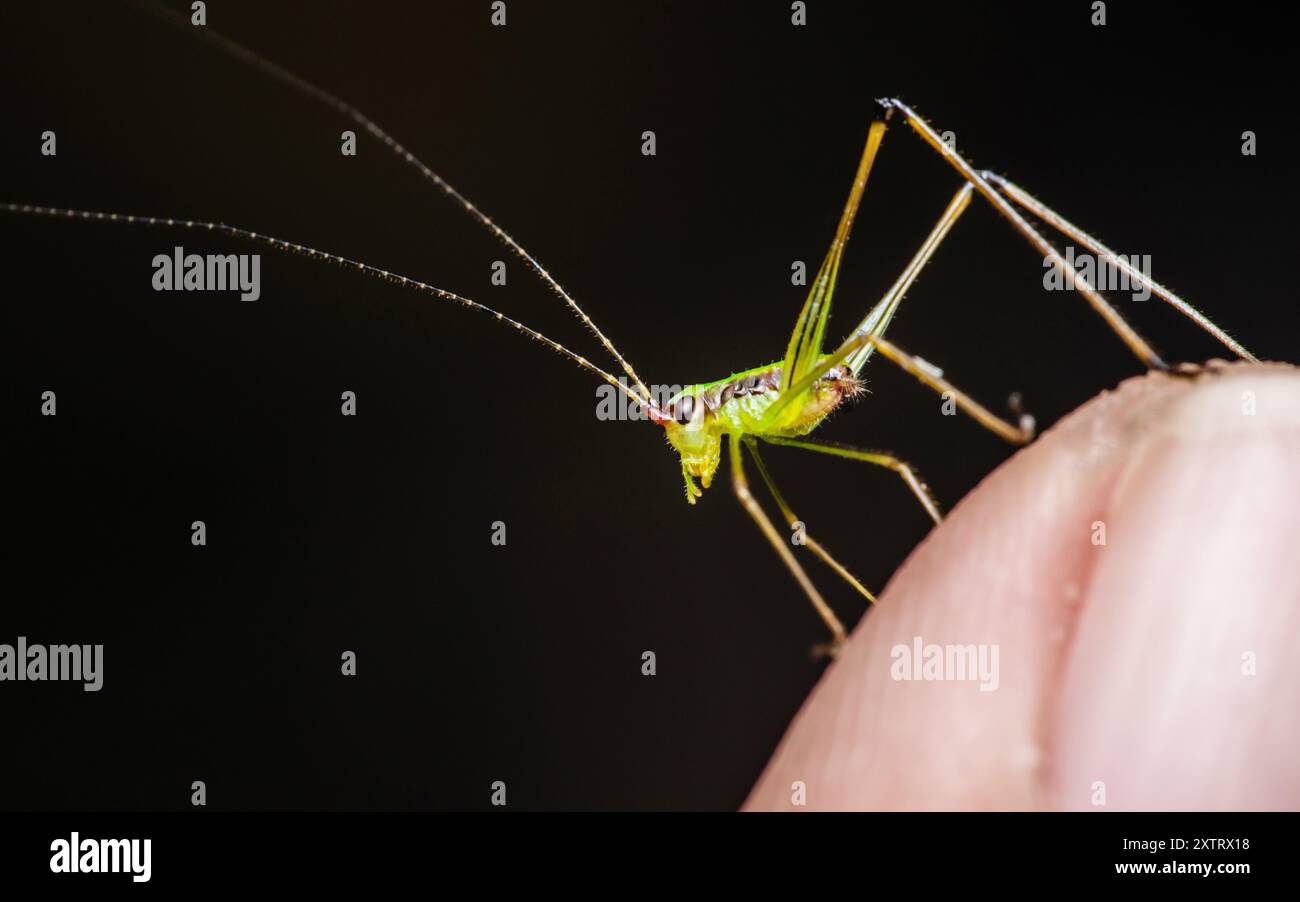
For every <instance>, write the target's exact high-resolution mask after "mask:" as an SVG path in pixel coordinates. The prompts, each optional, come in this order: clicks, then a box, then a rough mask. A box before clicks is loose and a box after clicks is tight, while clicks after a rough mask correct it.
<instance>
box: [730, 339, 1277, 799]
mask: <svg viewBox="0 0 1300 902" xmlns="http://www.w3.org/2000/svg"><path fill="white" fill-rule="evenodd" d="M1246 391H1251V392H1254V393H1255V402H1254V403H1255V405H1256V413H1255V415H1253V416H1246V415H1243V413H1242V405H1243V398H1242V393H1243V392H1246ZM1298 455H1300V373H1298V372H1297V371H1296V370H1295V369H1294V368H1291V367H1286V366H1282V365H1245V364H1241V365H1231V366H1224V367H1220V368H1215V369H1212V370H1209V371H1207V372H1206V373H1204V374H1202V375H1201V376H1198V377H1196V378H1195V379H1182V378H1174V377H1170V376H1163V375H1149V376H1142V377H1137V378H1135V379H1131V380H1129V381H1127V382H1125V383H1124V384H1123V385H1122V386H1120V387H1119V388H1118V389H1117V390H1115V391H1113V392H1107V393H1104V394H1103V395H1101V396H1100V397H1098V398H1096V399H1094V400H1093V401H1091V402H1089V403H1088V404H1086V405H1084V407H1083V408H1081V409H1080V410H1079V411H1076V412H1075V413H1074V414H1071V415H1070V416H1069V417H1067V418H1066V419H1065V420H1063V421H1062V422H1061V423H1059V424H1058V425H1057V426H1055V427H1054V428H1053V429H1052V430H1050V431H1049V432H1048V433H1046V434H1045V435H1044V436H1043V437H1042V438H1041V439H1040V440H1039V441H1038V442H1036V443H1035V444H1034V445H1032V446H1030V447H1029V448H1027V449H1025V450H1023V451H1022V452H1020V453H1019V454H1018V455H1016V456H1015V457H1014V458H1013V459H1012V461H1010V462H1008V463H1007V464H1005V465H1004V466H1003V467H1000V468H999V469H998V470H997V471H995V472H994V473H993V474H991V475H990V476H989V477H988V478H987V479H986V480H985V481H984V482H983V483H982V484H981V485H980V486H979V487H978V488H977V489H976V490H975V491H974V492H972V493H971V495H970V496H968V498H967V499H965V500H964V501H963V502H962V503H961V504H959V505H958V506H957V508H956V509H955V510H954V511H953V512H952V514H951V515H950V516H949V518H948V519H947V520H946V521H945V522H944V524H943V525H942V526H941V527H939V528H938V529H936V530H934V531H933V532H932V533H931V535H930V536H929V537H927V539H926V540H925V541H924V542H922V544H921V545H920V546H919V547H918V548H917V549H916V551H915V552H913V554H912V555H911V556H910V557H909V559H908V560H907V561H906V562H905V563H904V565H903V566H902V567H901V568H900V569H899V571H898V573H897V574H896V575H895V577H894V578H893V579H892V580H891V581H890V584H889V586H888V587H887V588H886V590H885V592H884V593H883V594H882V596H881V604H880V605H879V607H878V609H877V610H875V611H874V612H873V613H872V614H871V616H869V617H867V618H864V620H863V622H862V623H861V624H860V626H859V628H858V629H857V630H855V632H854V634H853V636H852V637H851V639H850V642H849V644H848V646H847V647H846V648H845V650H844V652H843V654H842V655H841V658H840V660H839V662H838V663H837V664H835V665H834V666H833V667H832V668H831V669H829V670H828V672H827V674H826V675H825V677H824V678H823V680H822V682H821V684H820V685H819V686H818V687H817V689H816V690H815V691H814V693H813V695H812V696H811V697H810V699H809V700H808V702H806V703H805V705H804V707H803V709H802V710H801V711H800V712H799V714H798V715H797V716H796V718H795V721H794V723H793V724H792V726H791V728H790V730H789V731H788V733H787V735H786V737H785V738H784V739H783V741H782V743H781V745H780V747H779V748H778V750H777V752H776V754H775V755H774V757H773V759H772V761H771V762H770V764H769V766H768V768H767V771H766V772H765V773H764V775H763V777H762V778H761V779H760V780H759V782H758V784H757V786H756V787H755V789H754V791H753V793H752V794H751V797H750V799H749V801H748V802H747V805H746V807H749V808H762V809H775V810H790V809H791V807H792V806H791V803H790V784H791V782H792V781H795V780H803V781H805V782H806V783H807V785H808V792H807V795H808V808H850V809H879V808H885V809H891V808H904V809H912V808H922V809H934V808H938V809H967V808H994V809H1026V808H1088V809H1092V808H1094V807H1095V806H1093V804H1092V792H1093V789H1092V786H1093V782H1094V780H1101V781H1103V782H1105V783H1106V788H1107V806H1108V807H1111V808H1118V807H1178V806H1180V805H1181V806H1185V807H1207V806H1209V807H1231V806H1232V805H1234V804H1235V805H1238V806H1246V807H1272V806H1275V805H1277V804H1279V802H1278V800H1279V799H1282V800H1286V801H1282V802H1281V803H1280V804H1283V805H1286V804H1290V806H1291V807H1295V806H1297V805H1300V777H1297V776H1296V768H1295V765H1294V764H1291V763H1289V759H1286V758H1284V757H1283V755H1284V752H1283V751H1282V750H1285V749H1293V748H1294V743H1295V740H1296V738H1297V736H1300V723H1298V722H1297V721H1300V713H1297V711H1298V710H1300V705H1297V704H1295V703H1294V692H1295V691H1296V690H1297V688H1300V680H1297V679H1296V669H1295V668H1296V666H1297V665H1296V664H1293V663H1291V662H1290V658H1289V657H1288V658H1286V659H1284V660H1283V659H1282V656H1283V649H1284V648H1285V646H1284V645H1281V644H1279V643H1282V642H1284V641H1285V639H1284V637H1285V636H1286V635H1291V636H1294V635H1295V634H1296V633H1297V631H1300V617H1298V616H1297V615H1296V613H1295V611H1296V610H1297V608H1300V605H1296V604H1295V603H1294V602H1295V601H1300V568H1294V567H1293V568H1292V569H1294V570H1295V571H1296V574H1293V575H1289V576H1288V575H1285V574H1277V573H1274V572H1273V570H1274V569H1275V568H1271V569H1266V568H1267V563H1268V562H1270V561H1285V560H1286V555H1287V553H1288V551H1289V550H1290V549H1292V548H1294V546H1295V544H1296V542H1295V536H1296V535H1297V534H1300V481H1298V480H1297V479H1296V478H1294V477H1292V478H1290V479H1286V478H1285V477H1286V476H1289V475H1290V474H1291V471H1290V467H1292V466H1294V461H1295V460H1296V459H1297V456H1298ZM1257 473H1262V474H1265V475H1266V476H1268V477H1269V479H1268V480H1262V479H1252V477H1253V476H1254V475H1255V474H1257ZM1279 475H1281V477H1282V478H1281V479H1278V478H1274V477H1276V476H1279ZM1259 483H1263V484H1262V485H1260V484H1259ZM1252 485H1254V488H1253V489H1251V488H1250V486H1252ZM1291 499H1294V503H1292V502H1291ZM1270 501H1271V502H1272V507H1270ZM1189 508H1191V510H1190V511H1189V510H1188V509H1189ZM1288 512H1289V513H1288ZM1098 520H1100V521H1104V522H1105V523H1106V530H1107V536H1106V539H1107V544H1106V545H1105V546H1104V547H1097V546H1094V545H1093V544H1092V542H1091V536H1092V531H1093V526H1092V524H1093V523H1094V522H1095V521H1098ZM1202 546H1204V547H1202ZM1219 549H1223V550H1222V551H1220V550H1219ZM1258 561H1264V562H1265V563H1264V564H1262V565H1261V564H1259V563H1258ZM1215 568H1217V570H1216V569H1215ZM1252 568H1253V569H1252ZM1216 572H1220V573H1222V574H1223V576H1222V578H1223V579H1225V580H1227V581H1228V583H1229V585H1230V586H1231V587H1232V588H1233V589H1234V590H1235V595H1236V598H1237V600H1236V601H1235V602H1230V601H1229V596H1232V595H1233V594H1234V592H1233V591H1228V590H1226V589H1225V590H1222V591H1220V590H1215V591H1216V593H1217V594H1212V595H1211V596H1210V597H1209V601H1208V602H1207V601H1205V600H1204V599H1203V598H1201V596H1200V595H1198V594H1197V593H1198V592H1201V593H1202V594H1204V591H1208V590H1209V589H1208V588H1207V587H1212V584H1214V579H1213V574H1214V573H1216ZM1207 574H1208V575H1207ZM1243 602H1246V603H1243ZM1279 605H1281V607H1279ZM1262 608H1267V609H1268V613H1270V615H1271V617H1272V619H1271V620H1266V619H1265V617H1264V616H1263V614H1262V613H1261V609H1262ZM1279 618H1281V619H1284V620H1288V621H1289V623H1290V627H1289V628H1287V629H1282V630H1279V629H1278V628H1277V625H1276V624H1275V623H1273V622H1272V621H1273V620H1276V619H1279ZM915 636H920V637H922V639H923V641H924V642H925V643H927V644H929V643H937V644H948V643H952V644H963V645H965V644H980V643H988V644H997V645H998V646H999V648H1000V659H999V663H1000V686H999V688H998V689H997V690H996V691H994V692H987V693H983V692H980V691H979V690H978V688H977V686H976V684H975V683H972V682H960V681H941V682H933V681H932V682H924V681H896V680H893V679H892V678H891V677H890V673H889V666H890V664H891V663H892V659H891V658H890V656H889V651H890V648H891V647H892V646H894V645H896V644H903V645H908V646H910V644H911V642H912V639H913V637H915ZM1184 649H1187V650H1188V651H1187V652H1186V653H1184ZM1255 650H1257V652H1258V654H1259V657H1260V662H1259V672H1258V675H1257V676H1254V677H1243V676H1241V675H1240V658H1241V654H1242V653H1243V651H1255ZM1261 692H1273V693H1278V695H1277V696H1276V697H1277V698H1278V699H1279V700H1280V702H1274V703H1271V704H1270V705H1269V706H1267V707H1268V710H1269V712H1271V715H1270V716H1271V718H1272V719H1270V717H1269V716H1265V717H1262V718H1261V716H1260V714H1259V713H1258V711H1255V712H1254V713H1252V711H1251V710H1250V708H1249V702H1250V699H1251V697H1252V693H1253V694H1254V695H1255V696H1257V695H1258V694H1259V693H1261ZM1288 692H1290V693H1291V694H1290V695H1288V694H1287V693H1288ZM1188 693H1192V695H1191V696H1190V699H1191V700H1193V702H1194V703H1192V704H1189V695H1188ZM1202 702H1204V703H1205V705H1208V706H1209V707H1208V708H1206V710H1204V711H1202V710H1201V708H1202V706H1201V704H1200V703H1202ZM1288 706H1289V707H1288ZM1256 707H1258V703H1257V704H1256ZM1220 708H1222V710H1220ZM1279 709H1285V710H1286V711H1287V714H1285V715H1282V716H1279V715H1278V713H1277V712H1278V710H1279ZM1206 715H1213V716H1214V717H1215V718H1217V720H1216V721H1215V722H1213V723H1210V722H1201V721H1200V718H1202V717H1204V716H1206ZM1243 745H1248V746H1250V750H1249V751H1248V752H1243V751H1242V749H1241V747H1242V746H1243ZM1225 756H1226V758H1225ZM1243 756H1245V757H1244V758H1243ZM1251 756H1254V758H1255V759H1258V761H1257V763H1262V764H1263V765H1264V766H1265V767H1268V768H1273V769H1275V770H1277V769H1280V771H1281V775H1280V776H1279V777H1278V778H1277V779H1276V780H1275V781H1274V782H1275V783H1276V785H1277V787H1278V788H1279V789H1278V792H1271V791H1270V787H1269V786H1265V785H1261V780H1260V779H1255V780H1254V782H1253V783H1252V780H1251V775H1250V769H1251V765H1250V763H1249V759H1250V757H1251ZM1292 757H1293V756H1292ZM1233 759H1240V760H1237V761H1236V765H1235V766H1236V767H1237V769H1236V770H1232V769H1227V770H1225V768H1224V766H1223V762H1224V761H1225V760H1228V761H1231V760H1233Z"/></svg>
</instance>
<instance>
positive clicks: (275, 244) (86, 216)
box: [0, 202, 651, 406]
mask: <svg viewBox="0 0 1300 902" xmlns="http://www.w3.org/2000/svg"><path fill="white" fill-rule="evenodd" d="M0 210H3V211H5V212H7V213H19V214H26V215H30V216H44V217H48V218H50V219H72V220H82V221H86V222H113V223H121V224H127V225H143V226H164V227H168V228H176V229H189V230H192V231H196V232H199V231H203V232H221V233H223V234H226V235H230V236H232V237H235V238H241V239H244V240H246V241H255V242H259V243H261V244H265V245H267V246H268V247H272V248H274V249H275V250H278V251H283V252H285V253H290V254H299V255H301V256H304V257H310V258H311V259H314V260H324V261H325V262H327V263H333V264H335V265H337V266H341V267H343V268H344V269H350V270H352V271H354V272H359V273H361V274H362V275H366V276H369V277H371V278H372V279H379V280H381V281H384V282H391V283H393V284H394V285H401V286H403V287H404V288H410V289H413V290H415V291H419V292H421V293H423V294H429V295H433V296H434V297H436V298H441V299H442V300H445V301H453V302H455V303H457V304H460V305H461V306H462V307H468V308H470V309H471V310H477V311H479V312H481V313H486V314H488V315H489V316H491V317H493V318H495V319H496V320H497V322H501V323H505V324H506V325H507V326H510V327H511V328H513V329H515V330H516V331H518V332H522V333H523V334H524V335H527V336H528V337H529V338H532V339H535V340H536V341H540V342H541V343H542V344H544V345H546V346H547V347H549V348H550V349H551V350H552V351H555V352H556V353H557V354H560V355H562V356H564V357H567V358H569V360H571V361H573V362H574V363H576V364H577V365H578V366H580V367H582V368H583V369H584V370H587V371H588V372H590V373H594V374H596V375H597V376H599V377H600V378H601V379H604V380H605V381H606V382H608V383H609V384H610V385H612V386H614V387H615V388H617V389H618V390H619V391H621V392H622V393H623V394H625V395H627V397H628V398H629V399H630V400H631V401H633V402H634V403H636V404H638V405H647V406H651V401H650V399H649V396H646V397H645V398H642V397H640V396H638V395H637V393H636V392H634V391H632V390H631V389H629V388H628V386H627V385H626V384H625V383H624V382H622V381H621V380H619V379H616V378H615V377H614V376H612V375H611V374H609V373H607V372H605V371H604V370H602V369H601V368H600V367H598V366H596V365H595V364H594V363H592V362H591V361H590V360H588V359H587V358H585V357H583V356H582V355H580V354H575V353H574V352H573V351H570V350H569V349H568V348H566V347H565V346H564V345H562V344H560V343H559V342H558V341H554V340H552V339H550V338H548V337H546V336H545V335H543V334H542V333H541V332H538V331H537V330H536V329H532V328H529V327H528V326H525V325H524V324H523V323H521V322H519V321H518V320H515V319H511V318H510V317H508V316H506V315H505V314H504V313H501V312H499V311H497V310H494V309H492V308H491V307H489V306H488V305H487V304H480V303H479V302H478V301H472V300H470V299H469V298H467V297H462V296H461V295H458V294H455V293H453V292H450V291H447V290H445V289H442V288H438V287H436V286H433V285H430V284H428V283H427V282H421V281H419V280H417V279H408V278H407V277H406V276H402V275H398V274H397V273H394V272H389V271H388V270H386V269H380V268H379V267H378V266H371V265H370V264H369V263H362V262H360V261H358V260H351V259H349V258H347V257H340V256H339V255H338V254H331V253H329V252H328V251H320V250H317V249H316V248H314V247H308V246H307V245H305V244H298V243H296V242H293V241H285V240H283V239H280V238H276V237H274V236H272V235H266V234H263V233H261V232H254V231H251V230H250V229H243V228H239V227H238V226H232V225H226V224H225V223H224V222H205V221H202V220H198V219H168V218H164V217H161V216H136V215H132V214H129V213H102V212H98V211H94V210H69V209H66V208H63V207H40V206H35V205H32V204H15V203H7V202H0Z"/></svg>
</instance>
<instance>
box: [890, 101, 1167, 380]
mask: <svg viewBox="0 0 1300 902" xmlns="http://www.w3.org/2000/svg"><path fill="white" fill-rule="evenodd" d="M876 102H877V103H878V104H879V105H880V107H881V109H882V111H883V115H884V116H886V117H889V116H891V115H892V114H893V113H898V114H899V115H901V116H902V117H903V119H904V121H905V122H906V123H907V124H908V125H909V126H911V128H912V130H913V131H915V132H916V133H917V134H918V135H920V136H921V138H922V140H924V141H925V143H926V144H929V145H930V147H931V148H933V149H934V150H935V151H936V152H937V153H938V154H939V155H940V156H941V157H943V158H944V160H945V161H947V163H948V164H949V165H950V166H952V167H953V168H954V169H956V170H957V172H958V173H959V174H960V175H961V176H962V178H964V179H966V181H968V182H970V183H971V184H972V185H974V186H975V190H976V191H978V192H979V193H980V194H981V195H982V196H983V197H984V199H985V200H987V201H988V202H989V203H990V204H992V205H993V207H994V209H996V210H997V211H998V213H1000V214H1001V215H1002V217H1003V218H1004V219H1006V220H1007V221H1008V222H1010V223H1011V225H1012V227H1013V228H1015V230H1016V231H1017V232H1019V233H1020V235H1021V237H1023V238H1024V239H1025V240H1026V241H1028V242H1029V243H1030V244H1031V245H1032V246H1033V247H1034V248H1035V249H1036V250H1037V251H1038V252H1039V253H1040V254H1042V256H1043V258H1044V259H1045V260H1049V261H1051V263H1052V265H1053V266H1055V267H1056V268H1057V269H1058V270H1059V271H1060V272H1061V274H1062V275H1063V276H1064V277H1065V280H1066V283H1067V284H1070V285H1073V286H1074V287H1075V289H1076V290H1077V291H1078V292H1079V294H1081V295H1083V297H1084V299H1085V300H1087V302H1088V303H1089V304H1090V305H1091V306H1092V309H1093V310H1095V311H1096V312H1097V313H1098V314H1099V315H1100V316H1101V318H1102V319H1104V320H1105V321H1106V324H1107V325H1108V326H1110V328H1111V331H1113V332H1114V333H1115V334H1116V335H1118V336H1119V337H1120V339H1121V340H1122V341H1123V342H1124V344H1126V345H1127V346H1128V348H1129V350H1130V351H1132V352H1133V355H1134V356H1136V357H1137V358H1138V360H1140V361H1142V363H1143V365H1145V366H1146V367H1147V368H1148V369H1153V370H1161V371H1167V370H1168V369H1169V365H1168V364H1167V363H1165V362H1164V360H1163V359H1161V357H1160V355H1159V354H1157V353H1156V350H1155V348H1153V347H1152V346H1151V345H1150V343H1148V342H1147V340H1146V339H1145V338H1143V337H1142V336H1141V335H1139V334H1138V332H1137V330H1136V329H1134V328H1133V327H1132V326H1131V325H1129V324H1128V322H1127V321H1126V320H1125V319H1124V317H1122V316H1121V315H1120V313H1119V311H1118V310H1116V309H1115V308H1114V307H1112V306H1111V305H1110V303H1109V302H1107V300H1106V299H1105V298H1103V297H1102V296H1101V294H1100V293H1099V292H1098V291H1097V289H1096V288H1094V287H1093V286H1092V283H1091V282H1089V281H1088V280H1087V279H1086V278H1084V277H1083V276H1082V275H1081V274H1080V273H1079V272H1078V271H1077V270H1076V269H1075V268H1074V267H1073V266H1071V265H1070V263H1069V262H1068V261H1067V260H1066V259H1065V257H1063V256H1061V253H1060V251H1058V250H1057V249H1056V248H1055V247H1054V246H1053V245H1052V243H1051V242H1050V241H1048V240H1047V239H1046V238H1044V237H1043V236H1042V235H1041V234H1040V233H1039V232H1038V230H1037V229H1035V228H1034V227H1033V226H1032V225H1030V223H1029V221H1028V220H1027V219H1025V217H1023V216H1021V215H1020V213H1019V212H1018V211H1017V210H1016V208H1015V207H1014V206H1012V205H1011V202H1010V201H1008V200H1007V199H1006V198H1005V197H1004V196H1003V195H1002V194H1001V193H999V192H998V191H997V189H995V188H994V187H993V186H992V185H991V184H989V181H988V179H986V178H985V177H984V175H983V174H982V173H981V172H979V171H977V170H976V169H975V167H973V166H972V165H971V164H970V163H968V162H967V161H966V158H965V157H963V156H962V155H961V154H960V153H958V152H957V151H956V149H954V148H953V147H950V146H949V145H948V144H946V143H945V142H944V141H943V139H942V138H940V137H939V135H938V133H936V132H935V130H934V129H933V128H932V127H931V126H930V124H929V123H928V122H926V121H925V120H924V119H922V118H921V117H920V116H918V115H917V114H916V113H915V112H914V111H913V110H912V109H911V107H909V106H908V105H907V104H905V103H903V102H902V101H901V100H894V99H890V98H885V99H881V100H878V101H876Z"/></svg>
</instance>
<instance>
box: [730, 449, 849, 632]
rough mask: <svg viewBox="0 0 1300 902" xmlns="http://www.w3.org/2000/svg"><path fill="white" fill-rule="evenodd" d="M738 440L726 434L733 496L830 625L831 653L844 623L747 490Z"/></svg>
mask: <svg viewBox="0 0 1300 902" xmlns="http://www.w3.org/2000/svg"><path fill="white" fill-rule="evenodd" d="M741 441H743V440H742V439H741V438H740V437H739V436H736V435H729V436H728V437H727V445H728V449H729V451H730V453H731V487H732V489H733V491H735V493H736V500H738V501H739V502H740V505H741V507H743V508H744V509H745V511H746V513H748V514H749V516H750V517H752V518H753V520H754V522H755V523H756V524H758V528H759V530H760V531H762V533H763V535H764V537H766V539H767V540H768V542H770V543H771V545H772V547H773V548H774V549H776V553H777V554H778V555H779V556H780V558H781V561H782V562H783V563H784V564H785V566H786V569H788V570H789V571H790V573H791V575H792V576H794V578H795V580H796V581H797V582H798V583H799V586H800V588H802V589H803V591H804V594H805V595H807V596H808V600H809V601H811V602H812V606H813V607H814V608H816V610H817V613H818V615H820V616H821V618H822V621H823V622H825V624H826V626H827V628H829V629H830V631H831V644H830V648H829V652H830V654H831V655H832V656H834V655H835V654H836V652H838V651H839V648H840V646H842V645H843V644H844V639H845V636H846V635H847V634H846V633H845V631H844V624H842V623H840V620H839V618H838V617H836V616H835V612H834V611H832V610H831V607H830V605H828V604H827V603H826V599H824V598H822V596H821V593H820V592H818V591H817V587H816V586H814V585H813V583H812V580H811V579H809V578H808V574H807V573H805V572H804V569H803V567H801V566H800V565H799V562H798V561H797V560H795V557H794V553H793V552H792V551H791V550H790V549H789V547H787V545H786V543H785V540H784V539H782V538H781V534H780V533H779V532H777V529H776V527H775V526H774V525H772V521H771V520H770V519H769V518H768V516H767V514H766V513H764V512H763V508H762V507H761V506H760V505H759V503H758V501H757V500H755V498H754V494H753V493H752V492H751V491H750V490H749V480H748V479H747V478H746V477H745V464H744V461H743V460H742V459H741V454H740V443H741Z"/></svg>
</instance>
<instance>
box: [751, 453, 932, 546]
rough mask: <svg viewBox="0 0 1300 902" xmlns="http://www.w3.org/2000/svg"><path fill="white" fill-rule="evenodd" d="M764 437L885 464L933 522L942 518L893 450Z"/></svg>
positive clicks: (928, 494)
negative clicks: (871, 449)
mask: <svg viewBox="0 0 1300 902" xmlns="http://www.w3.org/2000/svg"><path fill="white" fill-rule="evenodd" d="M763 441H765V442H768V443H769V444H772V445H784V446H786V447H789V448H803V449H804V450H805V451H817V452H820V453H821V454H830V455H832V456H834V457H845V458H848V459H849V460H860V461H862V462H864V463H869V464H875V465H876V466H878V467H884V468H886V469H888V470H893V471H894V472H895V473H897V474H898V475H899V476H900V477H901V478H902V480H903V482H904V483H905V484H906V485H907V488H908V489H909V490H910V491H911V493H912V494H913V495H915V496H916V500H917V501H919V502H921V507H923V508H925V512H926V513H927V514H929V515H930V519H931V520H933V521H934V522H935V523H936V524H938V523H940V522H942V521H943V514H942V513H940V511H939V502H938V501H936V500H935V498H934V495H932V494H931V493H930V489H929V487H928V486H926V484H925V483H924V482H922V481H921V479H920V477H918V476H917V475H916V471H915V470H913V469H912V467H911V465H910V464H908V463H906V462H904V461H902V460H899V459H898V458H897V457H895V456H894V455H892V454H886V453H885V452H883V451H867V450H865V449H863V448H855V447H853V446H852V445H845V444H841V443H839V442H810V441H808V440H806V439H794V438H782V437H780V436H767V437H765V438H764V439H763Z"/></svg>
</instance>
